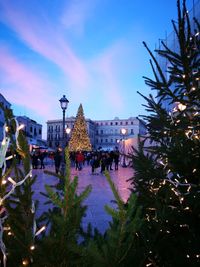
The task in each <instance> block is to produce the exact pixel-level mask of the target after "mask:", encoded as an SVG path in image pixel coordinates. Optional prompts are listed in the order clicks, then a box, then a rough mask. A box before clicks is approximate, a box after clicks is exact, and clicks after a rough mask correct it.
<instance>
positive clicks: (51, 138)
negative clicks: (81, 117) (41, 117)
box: [47, 117, 96, 149]
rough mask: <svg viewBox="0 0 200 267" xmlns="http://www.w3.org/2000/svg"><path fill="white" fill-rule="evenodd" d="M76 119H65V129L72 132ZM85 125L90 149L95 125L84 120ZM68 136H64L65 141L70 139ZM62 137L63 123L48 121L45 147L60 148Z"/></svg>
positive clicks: (93, 143)
mask: <svg viewBox="0 0 200 267" xmlns="http://www.w3.org/2000/svg"><path fill="white" fill-rule="evenodd" d="M75 120H76V118H75V117H68V118H66V119H65V129H66V128H70V129H71V130H73V127H74V123H75ZM86 123H87V132H88V135H89V137H90V142H91V145H92V147H94V146H95V131H96V124H95V122H94V121H92V120H90V119H86ZM70 135H71V134H69V136H67V134H66V141H67V138H70ZM62 136H63V121H62V120H48V121H47V145H48V146H49V147H51V148H54V149H55V148H56V147H59V146H60V147H61V146H62Z"/></svg>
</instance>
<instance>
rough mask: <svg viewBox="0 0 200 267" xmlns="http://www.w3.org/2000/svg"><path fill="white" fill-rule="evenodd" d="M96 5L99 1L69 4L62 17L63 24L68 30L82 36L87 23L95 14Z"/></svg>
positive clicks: (91, 0)
mask: <svg viewBox="0 0 200 267" xmlns="http://www.w3.org/2000/svg"><path fill="white" fill-rule="evenodd" d="M96 3H97V0H84V1H82V0H74V1H71V2H67V4H66V7H65V8H64V12H63V14H62V17H61V23H62V24H63V25H64V27H65V28H66V29H68V30H72V31H73V32H74V31H75V32H76V33H78V34H81V35H82V34H83V33H84V26H85V23H86V21H87V19H88V18H89V17H90V16H91V15H92V14H93V9H94V7H95V5H96Z"/></svg>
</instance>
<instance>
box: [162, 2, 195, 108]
mask: <svg viewBox="0 0 200 267" xmlns="http://www.w3.org/2000/svg"><path fill="white" fill-rule="evenodd" d="M194 17H195V18H196V19H197V20H198V22H200V0H198V1H195V3H194V4H193V7H192V9H191V10H190V11H189V18H190V22H191V25H190V26H191V31H192V32H193V33H194V31H195V29H194V25H195V24H194V22H193V18H194ZM160 40H161V39H159V46H158V49H159V50H162V49H163V50H165V48H164V47H163V45H162V43H161V42H160ZM162 41H163V43H164V44H165V45H166V46H167V47H168V48H169V49H170V50H172V51H173V52H176V53H179V49H180V48H179V42H178V39H177V35H176V32H175V31H172V32H171V33H170V34H168V35H167V36H166V38H165V39H162ZM157 60H158V63H159V65H160V67H161V69H162V71H163V74H164V75H165V78H166V79H167V80H168V79H169V71H168V70H169V67H170V62H169V61H168V60H167V59H166V58H164V57H161V56H158V57H157ZM173 87H174V88H173ZM173 87H171V88H172V89H175V85H173ZM162 106H163V107H164V108H165V109H166V110H167V111H168V112H169V111H171V110H172V108H173V106H172V105H171V104H170V100H168V99H164V100H162Z"/></svg>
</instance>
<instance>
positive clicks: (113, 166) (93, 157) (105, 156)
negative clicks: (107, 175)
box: [70, 148, 120, 174]
mask: <svg viewBox="0 0 200 267" xmlns="http://www.w3.org/2000/svg"><path fill="white" fill-rule="evenodd" d="M119 157H120V153H119V150H118V148H116V149H115V150H112V151H110V152H108V151H92V152H81V151H79V152H77V153H71V154H70V160H71V164H72V166H74V167H75V169H76V170H80V171H81V170H82V168H83V166H84V165H87V166H91V172H92V174H97V170H98V169H100V173H103V172H104V171H105V170H109V171H110V170H115V171H117V170H118V166H119Z"/></svg>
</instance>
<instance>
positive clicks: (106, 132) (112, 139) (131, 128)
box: [95, 117, 146, 150]
mask: <svg viewBox="0 0 200 267" xmlns="http://www.w3.org/2000/svg"><path fill="white" fill-rule="evenodd" d="M95 123H96V136H95V139H96V140H95V148H96V149H97V148H100V147H101V148H102V149H104V150H107V149H110V150H111V149H114V148H115V147H116V146H119V144H120V141H121V140H124V139H125V140H128V139H132V138H138V136H139V135H145V133H146V127H145V123H144V122H143V121H142V120H140V119H138V117H130V118H128V119H119V118H118V117H116V118H114V119H113V120H98V121H95ZM122 129H125V130H126V131H125V134H124V135H123V134H122Z"/></svg>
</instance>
